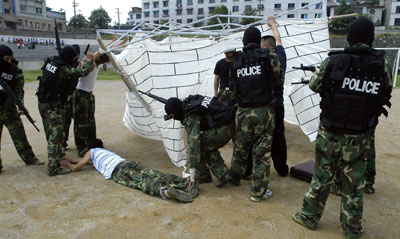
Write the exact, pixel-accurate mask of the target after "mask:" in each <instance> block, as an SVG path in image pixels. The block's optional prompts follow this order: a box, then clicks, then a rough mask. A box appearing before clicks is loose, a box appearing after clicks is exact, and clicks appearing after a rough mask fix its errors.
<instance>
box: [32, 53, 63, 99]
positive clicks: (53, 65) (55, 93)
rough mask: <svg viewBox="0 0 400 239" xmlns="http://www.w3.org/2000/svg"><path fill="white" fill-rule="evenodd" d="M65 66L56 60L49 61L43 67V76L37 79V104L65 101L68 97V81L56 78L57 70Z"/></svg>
mask: <svg viewBox="0 0 400 239" xmlns="http://www.w3.org/2000/svg"><path fill="white" fill-rule="evenodd" d="M65 65H66V64H65V63H64V62H62V61H60V60H58V59H51V60H50V61H47V62H45V64H44V65H43V75H42V76H41V77H40V79H39V88H38V91H37V92H36V95H37V96H38V99H39V102H42V103H48V102H54V101H65V100H66V99H67V97H68V87H69V82H68V81H62V80H60V78H59V77H58V70H59V69H60V68H61V67H62V66H65Z"/></svg>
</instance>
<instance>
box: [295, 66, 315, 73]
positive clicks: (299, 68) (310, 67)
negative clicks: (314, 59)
mask: <svg viewBox="0 0 400 239" xmlns="http://www.w3.org/2000/svg"><path fill="white" fill-rule="evenodd" d="M292 69H294V70H303V71H311V72H314V71H315V66H304V65H303V64H300V67H295V66H293V67H292Z"/></svg>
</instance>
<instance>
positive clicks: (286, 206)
mask: <svg viewBox="0 0 400 239" xmlns="http://www.w3.org/2000/svg"><path fill="white" fill-rule="evenodd" d="M36 87H37V82H33V83H27V84H26V86H25V91H26V93H25V104H26V106H27V108H29V110H30V112H31V114H32V117H33V118H34V119H36V120H37V125H38V126H39V128H40V129H41V132H40V133H38V132H36V131H35V129H34V128H33V127H32V126H31V125H30V124H29V122H28V121H27V120H26V118H25V117H24V119H23V120H24V124H25V129H26V131H27V135H28V139H29V141H30V143H31V145H32V147H33V149H34V152H35V153H36V155H37V156H38V158H39V159H41V160H44V161H46V162H47V151H46V140H45V135H44V132H43V130H42V128H43V126H42V122H41V118H40V116H39V112H38V109H37V99H36V97H34V92H35V90H36ZM95 95H96V101H97V102H96V121H97V134H98V137H100V138H102V139H103V140H104V142H105V147H106V148H108V149H109V150H111V151H114V152H116V153H118V154H120V155H121V156H122V157H124V158H126V159H129V160H138V161H142V162H144V163H145V164H146V165H148V166H150V167H152V168H155V169H159V170H161V171H164V172H169V173H175V174H177V175H181V171H180V169H178V168H175V167H174V166H173V165H172V163H170V161H169V159H168V156H167V154H166V152H165V151H164V149H163V147H162V144H161V141H153V140H148V139H144V138H142V137H139V136H136V135H134V134H133V133H131V132H130V131H129V130H128V129H127V128H126V127H125V126H124V125H123V124H122V116H123V113H124V109H125V87H124V85H123V83H122V82H121V81H99V82H98V83H97V85H96V87H95ZM398 102H400V91H399V90H394V93H393V98H392V103H393V106H392V109H391V110H390V114H389V118H388V119H386V118H384V117H382V118H381V120H380V121H381V122H380V125H379V127H378V129H377V132H376V137H377V139H376V142H377V143H376V147H377V159H378V160H377V171H378V175H377V180H376V194H374V195H365V196H364V216H363V226H364V231H365V233H364V237H363V238H399V235H400V200H399V198H400V186H399V173H400V167H399V166H400V161H399V156H400V143H399V142H400V138H399V135H400V126H399V121H400V104H398ZM286 139H287V144H288V161H289V164H290V166H293V165H295V164H298V163H302V162H305V161H307V160H310V159H313V158H314V144H313V143H310V142H309V140H308V139H307V137H306V136H305V135H304V134H303V133H302V132H301V130H300V128H299V127H297V126H293V125H290V124H286ZM69 145H70V146H69V150H68V151H67V155H68V156H70V157H77V156H76V149H75V145H74V140H73V133H72V132H71V135H70V139H69ZM1 149H2V150H1V155H2V158H3V164H4V171H3V173H1V174H0V182H1V183H0V185H1V186H0V238H13V239H14V238H210V239H213V238H285V239H286V238H296V239H297V238H324V239H331V238H332V239H333V238H343V235H344V234H343V232H342V231H341V226H340V223H339V210H340V198H339V197H337V196H334V195H331V196H330V197H329V199H328V202H327V207H326V210H325V212H324V215H323V217H322V219H321V222H320V224H319V227H318V230H317V231H309V230H307V229H305V228H304V227H301V226H299V225H298V224H296V223H294V222H293V221H292V219H291V214H292V213H293V212H294V211H296V210H298V209H299V208H300V207H301V204H302V198H303V196H304V193H305V191H306V189H307V187H308V183H306V182H303V181H300V180H298V179H295V178H291V177H285V178H282V177H279V176H278V174H277V173H276V172H275V170H274V169H271V180H270V182H271V183H270V189H271V190H272V192H273V195H272V197H271V198H270V199H268V200H267V201H263V202H260V203H253V202H251V201H250V182H249V181H242V182H241V186H240V187H232V186H229V185H228V186H226V187H225V188H222V189H219V188H216V187H215V181H216V180H215V179H214V182H213V183H210V184H202V185H201V187H200V188H201V190H200V195H199V196H198V197H197V198H196V199H195V200H194V202H193V203H190V204H179V203H176V202H174V201H164V200H162V199H160V198H158V197H153V196H149V195H146V194H144V193H142V192H141V191H139V190H133V189H130V188H127V187H124V186H121V185H118V184H116V183H115V182H114V181H112V180H108V181H107V180H104V177H103V176H102V175H101V174H99V173H97V171H95V170H94V169H93V168H91V167H90V166H85V168H84V169H83V170H81V171H79V172H77V173H72V174H69V175H64V176H56V177H48V176H47V175H46V173H45V170H46V166H26V165H25V164H24V163H23V161H22V160H21V159H20V158H19V157H18V155H17V153H16V151H15V148H14V146H13V144H12V141H11V140H10V136H9V134H8V131H7V130H4V132H3V137H2V147H1ZM222 152H223V157H224V159H225V160H226V162H227V164H228V165H230V158H231V154H232V145H231V144H230V145H228V146H226V147H225V148H224V149H223V150H222Z"/></svg>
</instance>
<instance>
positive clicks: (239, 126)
mask: <svg viewBox="0 0 400 239" xmlns="http://www.w3.org/2000/svg"><path fill="white" fill-rule="evenodd" d="M269 56H270V58H269V59H270V62H271V66H272V71H273V75H274V79H272V81H273V84H283V81H284V78H283V76H284V74H283V70H282V67H281V64H280V63H279V59H278V57H277V55H276V54H275V53H272V52H270V54H269ZM235 121H236V133H235V136H234V137H235V141H234V152H233V158H232V167H231V170H230V173H231V176H232V178H233V180H234V181H237V183H238V182H239V181H240V179H241V178H242V177H243V175H244V174H245V171H246V166H247V160H248V157H249V151H251V152H252V161H253V173H252V183H251V196H252V197H253V196H254V197H260V198H261V197H262V196H263V195H264V194H265V192H266V190H267V188H268V183H269V172H270V161H271V144H272V133H273V130H274V125H275V122H274V121H275V115H274V103H273V102H271V103H270V104H269V105H267V106H260V107H249V108H242V107H238V110H237V111H236V118H235Z"/></svg>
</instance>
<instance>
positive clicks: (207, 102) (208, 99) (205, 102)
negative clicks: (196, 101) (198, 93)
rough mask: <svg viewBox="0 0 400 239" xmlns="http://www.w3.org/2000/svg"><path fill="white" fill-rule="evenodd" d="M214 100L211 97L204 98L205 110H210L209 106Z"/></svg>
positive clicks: (202, 103)
mask: <svg viewBox="0 0 400 239" xmlns="http://www.w3.org/2000/svg"><path fill="white" fill-rule="evenodd" d="M211 100H212V98H211V97H209V96H204V99H203V101H202V102H201V105H202V106H203V107H205V108H208V105H209V104H210V102H211Z"/></svg>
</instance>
